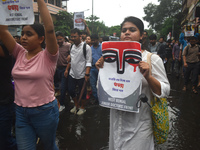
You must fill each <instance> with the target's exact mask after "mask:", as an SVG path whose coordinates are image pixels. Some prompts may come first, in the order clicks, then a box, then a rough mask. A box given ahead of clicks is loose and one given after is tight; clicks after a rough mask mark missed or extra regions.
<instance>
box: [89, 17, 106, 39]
mask: <svg viewBox="0 0 200 150" xmlns="http://www.w3.org/2000/svg"><path fill="white" fill-rule="evenodd" d="M99 19H100V18H99V17H97V16H92V15H91V16H89V17H87V18H86V22H87V25H88V28H89V29H90V31H91V34H98V35H99V36H105V35H106V33H107V32H108V27H107V26H106V25H105V23H104V22H103V21H102V22H100V21H99Z"/></svg>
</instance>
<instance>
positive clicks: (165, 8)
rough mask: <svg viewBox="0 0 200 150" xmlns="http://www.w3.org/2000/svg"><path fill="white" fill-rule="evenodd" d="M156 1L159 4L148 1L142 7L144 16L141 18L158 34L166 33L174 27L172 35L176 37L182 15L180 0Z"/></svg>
mask: <svg viewBox="0 0 200 150" xmlns="http://www.w3.org/2000/svg"><path fill="white" fill-rule="evenodd" d="M158 2H160V4H159V5H155V4H152V3H149V4H148V5H147V6H145V7H144V13H145V14H146V16H145V17H143V19H144V20H145V21H147V22H149V27H151V28H152V29H154V30H155V31H156V32H157V33H159V34H160V35H167V34H168V33H169V32H172V29H173V27H174V30H173V32H174V37H177V36H178V35H179V32H180V26H181V20H182V17H183V15H181V14H182V13H181V9H182V0H158Z"/></svg>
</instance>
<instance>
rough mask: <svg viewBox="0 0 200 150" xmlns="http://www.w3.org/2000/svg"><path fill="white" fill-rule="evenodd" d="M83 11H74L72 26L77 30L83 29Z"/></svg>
mask: <svg viewBox="0 0 200 150" xmlns="http://www.w3.org/2000/svg"><path fill="white" fill-rule="evenodd" d="M83 19H84V12H75V13H74V28H77V29H79V30H84V29H85V24H84V23H83Z"/></svg>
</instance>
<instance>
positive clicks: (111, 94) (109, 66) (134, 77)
mask: <svg viewBox="0 0 200 150" xmlns="http://www.w3.org/2000/svg"><path fill="white" fill-rule="evenodd" d="M102 54H103V57H104V66H103V68H102V69H100V70H99V80H98V81H99V82H98V98H99V105H100V106H103V107H107V108H113V109H118V110H122V111H129V112H137V113H138V112H139V108H138V107H137V102H138V97H139V95H140V94H141V85H142V74H141V73H140V69H139V66H138V65H139V62H140V61H141V60H142V54H141V48H140V43H138V42H123V41H121V42H103V43H102Z"/></svg>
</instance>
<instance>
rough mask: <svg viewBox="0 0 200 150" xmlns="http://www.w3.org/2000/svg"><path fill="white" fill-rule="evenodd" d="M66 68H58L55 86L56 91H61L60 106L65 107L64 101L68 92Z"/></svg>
mask: <svg viewBox="0 0 200 150" xmlns="http://www.w3.org/2000/svg"><path fill="white" fill-rule="evenodd" d="M65 69H66V67H57V68H56V72H55V75H54V86H55V89H60V99H59V102H60V105H64V100H65V95H66V92H67V84H68V83H67V82H68V80H67V78H66V77H65V76H64V72H65ZM59 83H60V88H59Z"/></svg>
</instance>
